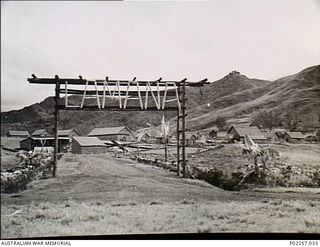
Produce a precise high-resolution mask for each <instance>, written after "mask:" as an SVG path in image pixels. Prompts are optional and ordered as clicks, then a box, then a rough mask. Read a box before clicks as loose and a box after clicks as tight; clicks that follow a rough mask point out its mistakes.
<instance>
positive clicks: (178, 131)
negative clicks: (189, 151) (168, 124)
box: [177, 84, 180, 176]
mask: <svg viewBox="0 0 320 247" xmlns="http://www.w3.org/2000/svg"><path fill="white" fill-rule="evenodd" d="M177 95H178V96H177V97H178V101H180V84H179V85H178V94H177ZM177 175H178V176H180V109H178V110H177Z"/></svg>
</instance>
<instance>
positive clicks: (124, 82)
mask: <svg viewBox="0 0 320 247" xmlns="http://www.w3.org/2000/svg"><path fill="white" fill-rule="evenodd" d="M27 80H28V81H29V83H33V84H48V85H49V84H56V79H54V78H28V79H27ZM58 82H59V84H60V85H63V84H65V83H66V82H67V83H68V84H69V85H85V84H86V83H87V82H88V85H94V84H95V82H97V85H98V86H103V85H104V82H105V80H86V79H82V80H80V79H74V78H59V79H58ZM118 82H119V85H120V86H126V85H127V84H128V82H129V80H108V83H109V86H115V85H117V83H118ZM137 82H139V84H140V86H146V85H148V84H150V85H151V86H157V83H158V82H159V81H136V82H135V83H137ZM165 82H168V83H176V85H182V84H185V86H186V87H202V86H204V85H205V84H210V82H208V81H207V79H203V80H201V81H198V82H190V81H172V80H166V81H165ZM132 85H136V84H132Z"/></svg>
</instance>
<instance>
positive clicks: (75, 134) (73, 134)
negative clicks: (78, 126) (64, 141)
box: [68, 130, 79, 139]
mask: <svg viewBox="0 0 320 247" xmlns="http://www.w3.org/2000/svg"><path fill="white" fill-rule="evenodd" d="M74 136H79V134H78V133H77V132H75V131H74V130H73V131H71V132H70V134H69V135H68V137H69V138H70V139H72V137H74Z"/></svg>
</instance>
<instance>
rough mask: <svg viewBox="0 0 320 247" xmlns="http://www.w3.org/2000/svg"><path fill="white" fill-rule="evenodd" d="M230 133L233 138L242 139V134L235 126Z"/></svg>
mask: <svg viewBox="0 0 320 247" xmlns="http://www.w3.org/2000/svg"><path fill="white" fill-rule="evenodd" d="M228 134H230V135H231V136H232V137H233V139H235V140H238V141H240V136H239V134H238V132H237V131H236V130H235V128H231V129H230V131H229V133H228Z"/></svg>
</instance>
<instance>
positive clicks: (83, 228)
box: [1, 155, 320, 238]
mask: <svg viewBox="0 0 320 247" xmlns="http://www.w3.org/2000/svg"><path fill="white" fill-rule="evenodd" d="M319 194H320V189H318V190H316V189H315V190H314V191H311V192H310V191H289V192H286V191H281V192H277V191H252V190H245V191H240V192H231V191H224V190H222V189H219V188H216V187H214V186H211V185H209V184H207V183H206V182H204V181H200V180H191V179H182V178H178V177H176V175H175V174H174V173H170V172H168V171H166V170H163V169H159V168H155V167H152V166H148V165H143V164H138V163H136V162H134V161H131V160H127V159H115V158H113V157H111V156H108V155H65V156H64V157H63V158H62V159H61V160H60V161H59V164H58V170H57V177H56V178H49V179H45V180H36V181H34V182H32V183H30V184H29V186H28V188H27V190H24V191H22V192H20V193H18V194H1V199H2V200H1V237H2V238H23V237H42V236H77V235H97V234H99V235H108V234H129V233H181V232H186V233H191V232H196V233H197V232H213V233H215V232H312V233H320V224H319V222H320V219H319V209H320V196H319Z"/></svg>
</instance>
